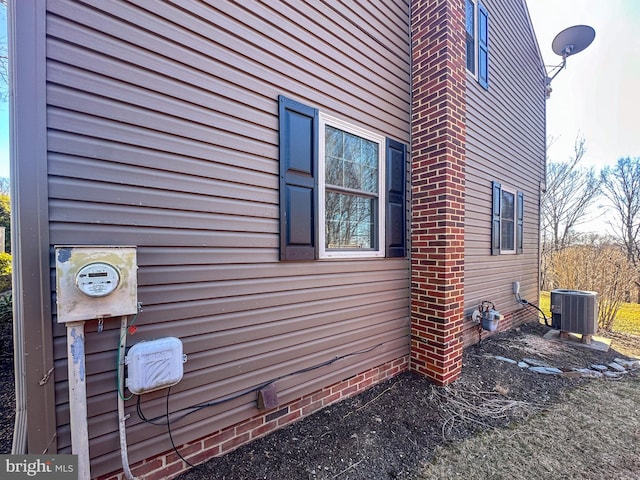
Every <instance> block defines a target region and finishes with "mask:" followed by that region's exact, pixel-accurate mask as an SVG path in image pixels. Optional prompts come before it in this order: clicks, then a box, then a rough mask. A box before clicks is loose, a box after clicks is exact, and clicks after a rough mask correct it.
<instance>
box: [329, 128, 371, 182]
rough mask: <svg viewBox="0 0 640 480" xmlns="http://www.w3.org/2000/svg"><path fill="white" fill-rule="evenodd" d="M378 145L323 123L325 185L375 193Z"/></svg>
mask: <svg viewBox="0 0 640 480" xmlns="http://www.w3.org/2000/svg"><path fill="white" fill-rule="evenodd" d="M378 148H379V146H378V144H377V143H376V142H373V141H371V140H367V139H365V138H362V137H359V136H357V135H354V134H351V133H348V132H344V131H342V130H339V129H337V128H334V127H331V126H327V127H326V133H325V182H326V184H327V185H332V186H335V187H345V188H347V189H349V190H354V191H362V192H368V193H374V194H377V192H378V155H379V152H378Z"/></svg>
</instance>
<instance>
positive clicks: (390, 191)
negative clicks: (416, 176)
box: [385, 138, 407, 257]
mask: <svg viewBox="0 0 640 480" xmlns="http://www.w3.org/2000/svg"><path fill="white" fill-rule="evenodd" d="M386 150H387V152H386V156H387V159H386V177H387V178H386V182H387V185H386V197H387V198H386V203H387V205H386V209H385V210H386V223H385V230H386V232H385V240H386V256H387V257H404V256H406V249H405V245H406V241H405V239H406V235H407V223H406V208H407V205H406V192H407V185H406V181H405V175H406V171H407V146H406V145H404V144H402V143H400V142H397V141H395V140H391V139H390V138H387V148H386Z"/></svg>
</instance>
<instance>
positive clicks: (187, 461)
mask: <svg viewBox="0 0 640 480" xmlns="http://www.w3.org/2000/svg"><path fill="white" fill-rule="evenodd" d="M170 395H171V387H169V388H168V389H167V431H168V432H169V440H170V441H171V446H172V447H173V451H174V452H176V454H177V455H178V456H179V457H180V459H181V460H182V461H183V462H184V463H186V464H187V465H189V466H190V467H191V468H194V467H195V465H194V464H192V463H191V462H189V460H187V459H186V458H184V457H183V456H182V454H181V453H180V452H179V451H178V448H177V447H176V444H175V443H174V442H173V435H172V434H171V422H170V421H169V396H170ZM138 398H140V397H138Z"/></svg>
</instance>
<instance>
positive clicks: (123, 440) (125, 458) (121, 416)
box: [118, 315, 136, 480]
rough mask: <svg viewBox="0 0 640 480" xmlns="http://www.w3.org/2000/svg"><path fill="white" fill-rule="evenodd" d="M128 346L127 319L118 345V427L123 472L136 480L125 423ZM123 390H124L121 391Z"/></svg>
mask: <svg viewBox="0 0 640 480" xmlns="http://www.w3.org/2000/svg"><path fill="white" fill-rule="evenodd" d="M126 345H127V317H126V315H125V316H123V317H122V318H121V319H120V343H119V345H118V425H119V429H120V457H121V458H122V470H123V472H124V477H125V478H126V479H127V480H136V477H134V476H133V474H132V473H131V468H130V467H129V455H128V454H127V432H126V426H125V422H126V421H127V419H128V418H129V415H125V413H124V396H123V394H122V393H123V391H124V388H123V386H122V383H123V378H124V354H125V347H126ZM121 388H122V390H121Z"/></svg>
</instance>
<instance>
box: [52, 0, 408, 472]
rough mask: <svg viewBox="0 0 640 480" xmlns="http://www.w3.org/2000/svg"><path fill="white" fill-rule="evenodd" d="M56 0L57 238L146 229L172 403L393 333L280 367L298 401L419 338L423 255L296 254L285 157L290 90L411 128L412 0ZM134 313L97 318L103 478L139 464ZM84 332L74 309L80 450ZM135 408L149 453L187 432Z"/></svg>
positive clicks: (146, 285) (348, 116)
mask: <svg viewBox="0 0 640 480" xmlns="http://www.w3.org/2000/svg"><path fill="white" fill-rule="evenodd" d="M47 9H48V13H47V45H46V47H47V48H46V50H47V126H48V132H47V135H48V136H47V142H48V166H47V168H48V188H49V235H50V244H51V245H56V244H114V245H119V244H120V245H122V244H125V245H137V246H138V263H139V271H138V280H139V300H140V301H141V302H142V303H143V312H142V313H140V314H139V315H138V317H137V319H136V325H137V326H138V332H137V333H136V334H135V335H133V336H132V337H129V339H128V342H129V344H132V343H135V342H138V341H140V340H143V339H152V338H158V337H164V336H178V337H180V338H181V339H182V340H183V342H184V351H185V353H186V354H187V355H188V357H189V360H188V362H187V363H186V364H185V375H184V378H183V380H182V381H181V382H180V383H179V384H178V385H176V386H175V387H173V388H172V389H171V398H170V408H171V410H172V411H175V410H178V409H180V408H184V407H187V406H190V405H194V404H197V403H200V402H207V401H212V400H216V399H220V398H223V397H225V396H229V395H233V394H235V393H237V392H241V391H243V390H245V389H249V388H252V387H255V386H256V385H259V384H261V383H263V382H266V381H269V380H271V379H273V378H277V377H279V376H281V375H285V374H287V373H290V372H293V371H296V370H300V369H302V368H306V367H311V366H313V365H316V364H319V363H322V362H325V361H327V360H330V359H332V358H335V357H337V356H341V355H346V354H350V353H355V352H359V351H366V350H367V349H371V348H372V347H376V346H377V345H380V346H378V347H377V348H373V349H372V350H370V351H367V352H366V353H361V354H358V355H354V356H351V357H348V358H345V359H343V360H341V361H338V362H336V363H333V364H332V365H330V366H326V367H323V368H321V369H318V370H313V371H310V372H307V373H304V374H300V375H296V376H293V377H288V378H285V379H283V380H280V381H278V382H277V387H278V397H279V400H280V402H281V403H283V402H287V401H291V400H294V399H296V398H299V397H301V396H303V395H305V394H308V393H310V392H313V391H315V390H318V389H320V388H322V387H324V386H327V385H330V384H332V383H334V382H336V381H339V380H343V379H345V378H348V377H350V376H352V375H355V374H357V373H359V372H362V371H365V370H367V369H369V368H372V367H374V366H376V365H380V364H382V363H385V362H388V361H390V360H393V359H395V358H398V357H401V356H403V355H406V354H407V353H408V348H409V347H408V345H409V344H408V332H409V265H408V261H407V260H406V259H388V260H387V259H379V260H359V261H349V260H340V261H322V262H303V263H281V262H278V258H279V252H278V246H279V232H278V228H279V227H278V225H279V220H278V214H279V210H278V184H279V183H278V175H279V174H278V172H279V169H278V158H277V157H278V145H277V142H278V131H277V128H278V127H277V126H278V117H277V112H278V108H277V107H278V106H277V97H278V95H279V94H283V95H286V96H288V97H291V98H294V99H296V100H299V101H301V102H304V103H306V104H310V105H312V106H313V107H315V108H319V109H320V110H322V111H325V112H326V113H329V114H332V115H335V116H338V117H340V118H343V119H345V120H347V121H350V122H353V123H356V124H357V125H360V126H362V127H364V128H368V129H371V130H374V131H376V132H377V133H380V134H382V135H385V136H388V137H391V138H393V139H396V140H399V141H401V142H403V143H406V144H408V143H409V102H410V98H409V92H410V88H409V75H410V59H409V25H408V23H409V7H408V5H407V3H406V2H402V1H391V0H389V1H387V2H362V3H361V4H359V3H348V4H345V5H343V6H342V8H338V7H337V6H336V5H329V4H326V3H325V2H297V1H291V2H281V3H278V5H275V4H272V3H269V4H265V3H263V2H214V1H211V2H196V1H182V2H176V4H175V5H174V4H171V3H170V2H161V1H151V0H146V1H145V0H139V1H136V2H123V1H108V2H107V1H104V0H91V1H89V0H88V1H84V2H76V1H74V2H72V1H65V0H50V1H49V2H47ZM52 275H53V273H52ZM52 278H53V277H52ZM53 284H55V281H54V282H53ZM118 326H119V322H118V321H117V320H115V319H114V320H106V321H105V329H104V331H103V332H101V333H98V332H97V331H96V322H88V324H87V340H86V352H87V367H86V369H87V375H88V379H87V392H88V397H89V399H88V412H89V417H90V419H89V435H90V438H91V441H90V450H91V457H92V464H91V467H92V474H93V475H94V476H95V475H100V474H104V473H108V472H110V471H113V470H114V469H117V468H118V465H119V455H120V454H119V442H118V434H117V416H116V413H115V410H116V392H115V389H114V388H115V387H114V385H115V365H116V357H115V355H116V350H115V349H116V346H117V344H118V337H119V332H118V330H117V328H118ZM65 342H66V339H65V328H64V326H63V325H54V356H55V358H56V370H55V380H56V386H55V388H56V412H57V424H58V447H59V452H60V453H68V452H70V432H69V425H68V421H69V420H68V419H69V412H68V403H67V402H68V392H67V384H66V378H67V370H66V358H65V357H66V345H65ZM165 395H166V391H164V390H163V391H159V392H154V393H150V394H147V395H144V396H143V397H142V400H143V402H142V404H143V409H144V412H145V414H146V415H147V416H148V417H154V416H158V415H162V414H163V413H164V412H165V407H166V399H165ZM127 413H130V414H131V418H130V419H129V420H128V421H127V436H128V443H129V445H130V448H129V457H130V461H131V463H134V462H136V461H139V460H141V459H144V458H146V457H149V456H152V455H156V454H160V453H162V452H164V451H167V450H170V449H171V444H170V443H169V439H168V436H167V432H166V426H150V425H147V424H144V423H142V422H141V421H140V420H139V419H138V416H137V415H136V413H135V398H134V399H133V400H131V401H128V402H127ZM255 414H256V409H255V395H246V396H243V397H241V398H238V399H236V400H232V401H230V402H226V403H223V404H220V405H217V406H215V407H211V408H207V409H204V410H202V411H200V412H198V413H195V414H193V415H191V416H189V417H187V418H186V419H184V420H181V421H179V422H177V423H176V424H175V425H174V426H173V427H172V433H173V435H174V441H175V443H176V444H177V445H180V444H184V443H186V442H189V441H192V440H195V439H197V438H200V437H202V436H204V435H207V434H211V433H214V432H216V431H218V430H220V429H222V428H224V427H227V426H229V425H232V424H234V423H237V422H238V421H241V420H244V419H247V418H250V417H251V416H253V415H255Z"/></svg>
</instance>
